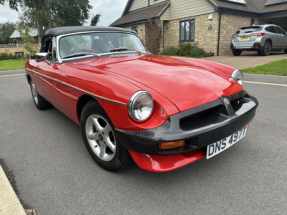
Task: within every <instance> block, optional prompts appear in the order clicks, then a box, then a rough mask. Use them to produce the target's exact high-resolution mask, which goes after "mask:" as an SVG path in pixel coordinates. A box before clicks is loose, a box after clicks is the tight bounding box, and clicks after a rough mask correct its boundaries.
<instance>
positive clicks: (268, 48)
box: [262, 41, 272, 56]
mask: <svg viewBox="0 0 287 215" xmlns="http://www.w3.org/2000/svg"><path fill="white" fill-rule="evenodd" d="M271 48H272V45H271V43H270V42H269V41H267V42H266V43H265V45H264V47H263V51H262V55H263V56H268V55H269V54H270V52H271Z"/></svg>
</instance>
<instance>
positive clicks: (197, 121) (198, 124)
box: [180, 104, 229, 131]
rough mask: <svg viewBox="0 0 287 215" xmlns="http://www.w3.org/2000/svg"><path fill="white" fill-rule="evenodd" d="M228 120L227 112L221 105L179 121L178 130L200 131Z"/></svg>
mask: <svg viewBox="0 0 287 215" xmlns="http://www.w3.org/2000/svg"><path fill="white" fill-rule="evenodd" d="M228 118H229V117H228V113H227V110H226V108H225V106H224V105H223V104H222V105H219V106H216V107H213V108H210V109H207V110H204V111H201V112H198V113H196V114H193V115H190V116H187V117H185V118H182V119H180V128H181V129H182V130H183V131H190V130H194V129H197V128H201V129H202V128H204V127H208V126H211V125H215V124H219V123H222V122H224V121H226V120H227V119H228Z"/></svg>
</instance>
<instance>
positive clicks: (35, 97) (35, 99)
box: [30, 80, 38, 104]
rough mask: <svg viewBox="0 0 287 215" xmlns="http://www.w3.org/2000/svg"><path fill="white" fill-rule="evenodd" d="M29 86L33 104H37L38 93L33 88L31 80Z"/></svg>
mask: <svg viewBox="0 0 287 215" xmlns="http://www.w3.org/2000/svg"><path fill="white" fill-rule="evenodd" d="M30 84H31V91H32V96H33V99H34V101H35V103H36V104H38V92H37V90H36V87H35V85H34V83H33V81H32V80H31V83H30Z"/></svg>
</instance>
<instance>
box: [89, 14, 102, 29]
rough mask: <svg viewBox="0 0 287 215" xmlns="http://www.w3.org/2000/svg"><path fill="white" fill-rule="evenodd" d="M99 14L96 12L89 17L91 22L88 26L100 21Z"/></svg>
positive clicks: (95, 24)
mask: <svg viewBox="0 0 287 215" xmlns="http://www.w3.org/2000/svg"><path fill="white" fill-rule="evenodd" d="M101 16H102V15H101V14H97V15H96V16H93V18H92V19H91V24H90V26H97V24H98V22H99V21H100V17H101Z"/></svg>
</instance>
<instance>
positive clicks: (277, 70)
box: [242, 59, 287, 76]
mask: <svg viewBox="0 0 287 215" xmlns="http://www.w3.org/2000/svg"><path fill="white" fill-rule="evenodd" d="M242 71H243V72H244V73H253V74H264V75H282V76H287V59H282V60H278V61H273V62H270V63H266V64H263V65H261V66H256V67H250V68H247V69H243V70H242Z"/></svg>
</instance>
